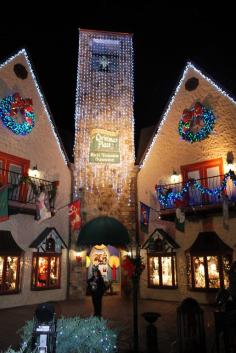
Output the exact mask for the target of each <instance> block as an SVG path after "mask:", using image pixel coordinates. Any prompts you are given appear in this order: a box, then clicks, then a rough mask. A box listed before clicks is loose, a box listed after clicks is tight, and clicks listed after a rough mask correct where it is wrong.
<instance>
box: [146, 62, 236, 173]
mask: <svg viewBox="0 0 236 353" xmlns="http://www.w3.org/2000/svg"><path fill="white" fill-rule="evenodd" d="M189 70H193V71H195V72H196V73H197V74H198V75H200V76H201V78H203V79H204V80H206V81H207V82H208V83H210V84H211V85H212V86H213V87H214V88H215V89H216V90H217V91H219V93H220V94H221V95H223V96H224V97H226V98H228V99H229V100H230V101H231V102H232V103H234V104H235V105H236V99H234V98H233V97H232V95H229V94H228V93H227V92H226V91H225V90H223V89H221V88H220V86H219V85H217V84H216V83H215V82H214V81H213V80H212V79H211V78H209V77H208V76H206V75H205V74H203V73H202V71H200V70H199V69H197V68H196V66H195V65H193V64H192V63H191V62H188V63H187V65H186V67H185V69H184V72H183V75H182V76H181V78H180V80H179V82H178V84H177V86H176V88H175V90H174V92H173V95H172V96H171V97H170V98H169V101H168V103H167V105H166V107H165V109H164V112H163V114H162V116H161V118H160V120H159V121H158V123H157V125H156V127H155V129H154V132H153V135H152V137H151V139H150V141H149V143H148V145H147V147H146V150H145V151H144V154H143V156H142V158H141V160H140V163H139V167H140V168H142V167H143V166H144V164H145V162H146V160H147V159H148V157H149V155H150V152H151V149H152V146H153V145H154V144H155V142H156V140H157V137H158V135H159V132H160V130H161V128H162V126H163V125H164V123H165V120H166V119H167V117H168V114H169V112H170V111H171V108H172V105H173V103H174V101H175V98H176V96H177V94H178V92H179V90H180V88H181V87H182V84H183V83H184V80H185V78H186V76H187V74H188V72H189Z"/></svg>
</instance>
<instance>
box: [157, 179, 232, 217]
mask: <svg viewBox="0 0 236 353" xmlns="http://www.w3.org/2000/svg"><path fill="white" fill-rule="evenodd" d="M156 191H157V198H158V200H159V203H160V210H161V215H168V214H169V215H171V214H174V213H175V210H176V208H177V207H183V208H184V209H185V212H186V213H188V214H190V213H194V212H195V211H196V210H198V211H199V210H200V211H204V212H206V211H209V212H210V211H213V210H214V211H215V210H216V209H221V210H222V204H223V202H224V200H225V199H228V202H229V206H234V204H235V202H236V175H235V174H234V172H229V173H228V174H226V175H218V176H214V177H209V178H204V179H198V180H195V179H192V180H191V179H190V180H188V181H187V182H182V183H176V184H168V185H157V186H156Z"/></svg>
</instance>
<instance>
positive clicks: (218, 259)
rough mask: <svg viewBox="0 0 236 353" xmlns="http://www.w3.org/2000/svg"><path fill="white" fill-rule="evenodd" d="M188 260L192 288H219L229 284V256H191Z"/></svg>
mask: <svg viewBox="0 0 236 353" xmlns="http://www.w3.org/2000/svg"><path fill="white" fill-rule="evenodd" d="M188 261H189V276H190V283H192V286H191V285H190V286H191V287H192V288H193V289H219V288H227V287H228V285H229V279H228V271H229V269H230V264H231V257H230V256H227V255H226V256H221V255H218V256H193V257H190V258H189V259H188Z"/></svg>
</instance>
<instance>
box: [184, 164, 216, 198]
mask: <svg viewBox="0 0 236 353" xmlns="http://www.w3.org/2000/svg"><path fill="white" fill-rule="evenodd" d="M181 173H182V177H183V184H185V183H186V182H187V180H189V179H191V178H194V179H195V180H198V182H199V183H200V184H201V185H202V186H204V187H208V188H209V189H215V188H216V187H218V186H220V184H221V181H222V179H223V160H222V158H217V159H212V160H209V161H205V162H199V163H194V164H188V165H184V166H181ZM187 198H188V204H189V205H203V204H209V203H218V202H219V198H218V196H217V195H207V194H202V193H201V191H200V190H197V189H196V188H195V187H190V188H189V191H188V196H187Z"/></svg>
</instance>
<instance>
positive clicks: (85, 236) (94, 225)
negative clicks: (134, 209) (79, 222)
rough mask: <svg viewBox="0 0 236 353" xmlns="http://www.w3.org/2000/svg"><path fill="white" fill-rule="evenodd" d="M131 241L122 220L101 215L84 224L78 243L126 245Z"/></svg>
mask: <svg viewBox="0 0 236 353" xmlns="http://www.w3.org/2000/svg"><path fill="white" fill-rule="evenodd" d="M129 242H130V237H129V233H128V231H127V229H126V228H125V226H124V225H123V224H122V223H121V222H119V221H118V220H117V219H115V218H113V217H108V216H101V217H97V218H94V219H92V220H91V221H89V222H88V223H87V224H85V225H84V227H83V228H82V229H81V231H80V233H79V236H78V241H77V245H78V246H81V245H99V244H104V245H113V246H125V245H126V244H129Z"/></svg>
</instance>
